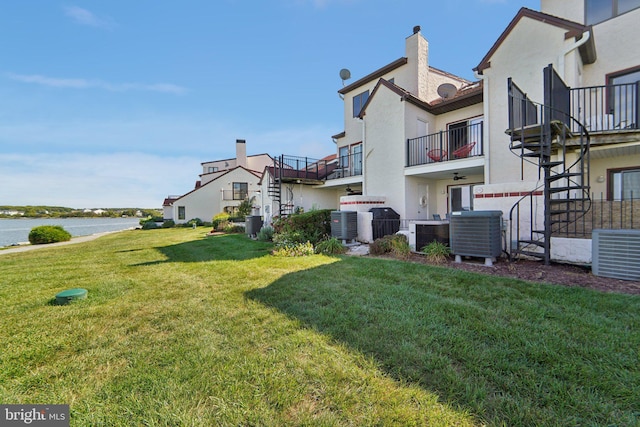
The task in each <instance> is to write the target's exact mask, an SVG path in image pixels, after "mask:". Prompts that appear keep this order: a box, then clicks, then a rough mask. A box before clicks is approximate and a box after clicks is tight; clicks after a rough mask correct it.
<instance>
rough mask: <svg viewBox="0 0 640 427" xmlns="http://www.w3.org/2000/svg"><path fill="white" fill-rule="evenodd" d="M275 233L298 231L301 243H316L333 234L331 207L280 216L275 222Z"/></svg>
mask: <svg viewBox="0 0 640 427" xmlns="http://www.w3.org/2000/svg"><path fill="white" fill-rule="evenodd" d="M273 229H274V231H275V234H276V235H277V234H281V233H284V234H288V233H293V232H298V233H300V234H301V235H302V238H301V239H300V240H302V242H301V243H304V242H306V241H309V242H311V244H312V245H315V244H316V243H318V242H319V241H320V240H322V239H323V238H325V236H328V235H330V234H331V209H322V210H314V211H309V212H304V213H298V214H293V215H289V216H287V217H284V218H278V219H277V220H276V221H275V222H274V223H273Z"/></svg>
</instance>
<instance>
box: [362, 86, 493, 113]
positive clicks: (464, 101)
mask: <svg viewBox="0 0 640 427" xmlns="http://www.w3.org/2000/svg"><path fill="white" fill-rule="evenodd" d="M381 86H384V87H386V88H388V89H389V90H391V91H392V92H394V93H396V94H398V96H400V97H401V98H402V100H403V101H407V102H409V103H411V104H413V105H415V106H417V107H419V108H422V109H423V110H425V111H427V112H429V113H431V114H436V115H437V114H442V113H446V112H449V111H453V110H457V109H460V108H464V107H468V106H470V105H475V104H479V103H481V102H482V93H483V89H484V85H483V83H482V81H480V82H476V83H471V84H468V85H467V86H464V87H463V88H461V89H460V90H458V92H457V93H456V94H455V95H454V97H453V98H451V99H446V100H442V99H438V100H435V101H433V102H431V103H429V102H426V101H423V100H421V99H420V98H418V97H417V96H415V95H413V94H411V92H409V91H406V90H404V89H403V88H401V87H400V86H398V85H396V84H393V83H391V82H388V81H387V80H385V79H382V78H381V79H380V80H378V83H377V84H376V87H375V88H374V89H373V92H371V95H370V96H369V99H367V102H365V104H364V105H363V106H362V110H361V111H360V115H359V116H358V117H360V118H362V117H364V116H365V115H366V109H367V107H368V106H369V104H370V103H371V100H372V99H373V98H374V96H375V94H376V92H377V91H378V89H379V88H380V87H381Z"/></svg>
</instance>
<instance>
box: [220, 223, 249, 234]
mask: <svg viewBox="0 0 640 427" xmlns="http://www.w3.org/2000/svg"><path fill="white" fill-rule="evenodd" d="M223 231H224V232H225V233H244V231H245V228H244V226H243V225H237V224H232V223H229V224H227V225H226V226H225V227H224V230H223Z"/></svg>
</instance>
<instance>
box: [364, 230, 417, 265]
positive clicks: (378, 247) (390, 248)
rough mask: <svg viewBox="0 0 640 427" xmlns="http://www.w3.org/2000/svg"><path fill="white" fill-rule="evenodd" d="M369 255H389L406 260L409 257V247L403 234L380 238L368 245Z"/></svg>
mask: <svg viewBox="0 0 640 427" xmlns="http://www.w3.org/2000/svg"><path fill="white" fill-rule="evenodd" d="M369 253H370V254H371V255H384V254H388V253H391V254H392V255H393V256H394V257H396V258H400V259H407V258H408V257H409V255H411V247H410V246H409V242H408V241H407V236H405V235H404V234H392V235H388V236H384V237H381V238H379V239H376V240H375V241H373V243H370V244H369Z"/></svg>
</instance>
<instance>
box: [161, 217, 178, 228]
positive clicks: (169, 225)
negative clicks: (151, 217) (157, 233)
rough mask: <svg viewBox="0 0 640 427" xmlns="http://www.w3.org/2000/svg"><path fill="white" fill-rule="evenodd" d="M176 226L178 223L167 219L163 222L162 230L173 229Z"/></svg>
mask: <svg viewBox="0 0 640 427" xmlns="http://www.w3.org/2000/svg"><path fill="white" fill-rule="evenodd" d="M175 226H176V223H175V221H174V220H172V219H165V220H164V221H162V228H173V227H175Z"/></svg>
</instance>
